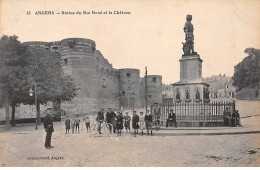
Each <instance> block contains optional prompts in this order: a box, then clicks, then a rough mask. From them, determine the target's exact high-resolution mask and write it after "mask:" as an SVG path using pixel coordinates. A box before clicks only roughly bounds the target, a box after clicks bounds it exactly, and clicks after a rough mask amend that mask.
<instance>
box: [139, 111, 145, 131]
mask: <svg viewBox="0 0 260 170" xmlns="http://www.w3.org/2000/svg"><path fill="white" fill-rule="evenodd" d="M144 117H145V115H144V113H143V112H140V117H139V128H140V130H141V135H142V136H143V134H144V129H145V121H144Z"/></svg>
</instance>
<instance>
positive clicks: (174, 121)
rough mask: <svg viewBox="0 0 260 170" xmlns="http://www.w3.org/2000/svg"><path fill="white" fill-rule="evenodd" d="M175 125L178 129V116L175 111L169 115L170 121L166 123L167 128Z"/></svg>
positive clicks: (171, 111)
mask: <svg viewBox="0 0 260 170" xmlns="http://www.w3.org/2000/svg"><path fill="white" fill-rule="evenodd" d="M173 123H174V125H175V127H176V128H177V122H176V114H175V113H173V110H170V113H169V115H168V119H167V121H166V127H168V126H169V124H170V126H172V124H173Z"/></svg>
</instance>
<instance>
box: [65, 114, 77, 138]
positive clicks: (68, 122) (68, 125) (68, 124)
mask: <svg viewBox="0 0 260 170" xmlns="http://www.w3.org/2000/svg"><path fill="white" fill-rule="evenodd" d="M79 124H80V118H79V116H76V118H75V117H74V116H73V117H72V119H71V120H70V119H69V117H68V116H67V118H66V120H65V129H66V134H69V132H70V128H71V130H72V133H77V132H78V133H79Z"/></svg>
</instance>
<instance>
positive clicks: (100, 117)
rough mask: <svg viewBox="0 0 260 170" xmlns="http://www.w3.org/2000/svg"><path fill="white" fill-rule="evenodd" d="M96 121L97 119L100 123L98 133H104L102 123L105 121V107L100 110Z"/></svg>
mask: <svg viewBox="0 0 260 170" xmlns="http://www.w3.org/2000/svg"><path fill="white" fill-rule="evenodd" d="M96 121H97V124H98V129H97V130H98V133H99V134H102V133H101V123H103V121H104V109H103V108H101V109H100V111H99V112H98V114H97V117H96Z"/></svg>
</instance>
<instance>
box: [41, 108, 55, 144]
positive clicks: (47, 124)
mask: <svg viewBox="0 0 260 170" xmlns="http://www.w3.org/2000/svg"><path fill="white" fill-rule="evenodd" d="M51 113H52V108H48V109H47V115H46V116H45V118H44V124H43V125H44V129H45V131H46V138H45V145H44V146H45V148H46V149H50V148H53V146H51V136H52V132H54V128H53V121H52V117H51Z"/></svg>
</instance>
